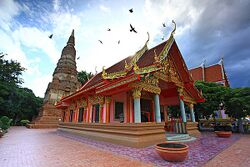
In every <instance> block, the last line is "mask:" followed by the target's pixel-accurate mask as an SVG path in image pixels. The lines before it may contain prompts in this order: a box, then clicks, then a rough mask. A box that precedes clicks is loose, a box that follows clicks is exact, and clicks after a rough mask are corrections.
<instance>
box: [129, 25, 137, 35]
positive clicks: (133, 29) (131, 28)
mask: <svg viewBox="0 0 250 167" xmlns="http://www.w3.org/2000/svg"><path fill="white" fill-rule="evenodd" d="M132 31H133V32H135V33H137V31H135V27H133V26H132V25H131V24H130V32H132Z"/></svg>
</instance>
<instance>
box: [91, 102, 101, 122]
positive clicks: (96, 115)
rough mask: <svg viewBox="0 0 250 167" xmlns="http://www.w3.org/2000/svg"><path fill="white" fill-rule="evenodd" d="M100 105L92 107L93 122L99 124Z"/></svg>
mask: <svg viewBox="0 0 250 167" xmlns="http://www.w3.org/2000/svg"><path fill="white" fill-rule="evenodd" d="M99 108H100V105H99V104H95V105H93V106H92V122H99Z"/></svg>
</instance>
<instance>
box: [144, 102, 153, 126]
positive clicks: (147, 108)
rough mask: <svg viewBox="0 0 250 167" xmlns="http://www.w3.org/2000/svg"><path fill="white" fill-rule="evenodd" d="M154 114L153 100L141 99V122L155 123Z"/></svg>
mask: <svg viewBox="0 0 250 167" xmlns="http://www.w3.org/2000/svg"><path fill="white" fill-rule="evenodd" d="M152 112H153V111H152V100H148V99H141V122H154V120H153V118H152V116H151V115H152Z"/></svg>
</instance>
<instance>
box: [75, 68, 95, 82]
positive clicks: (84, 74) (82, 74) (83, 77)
mask: <svg viewBox="0 0 250 167" xmlns="http://www.w3.org/2000/svg"><path fill="white" fill-rule="evenodd" d="M91 77H93V74H92V73H91V72H90V73H88V72H86V71H80V72H78V73H77V78H78V81H80V82H81V83H82V84H85V83H86V82H87V81H88V80H89V79H90V78H91Z"/></svg>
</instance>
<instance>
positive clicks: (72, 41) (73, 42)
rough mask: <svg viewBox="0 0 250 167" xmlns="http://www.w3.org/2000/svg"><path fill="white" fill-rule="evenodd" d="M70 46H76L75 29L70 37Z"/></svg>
mask: <svg viewBox="0 0 250 167" xmlns="http://www.w3.org/2000/svg"><path fill="white" fill-rule="evenodd" d="M69 44H71V45H74V46H75V36H74V29H73V30H72V32H71V35H70V37H69V39H68V42H67V45H69Z"/></svg>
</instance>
